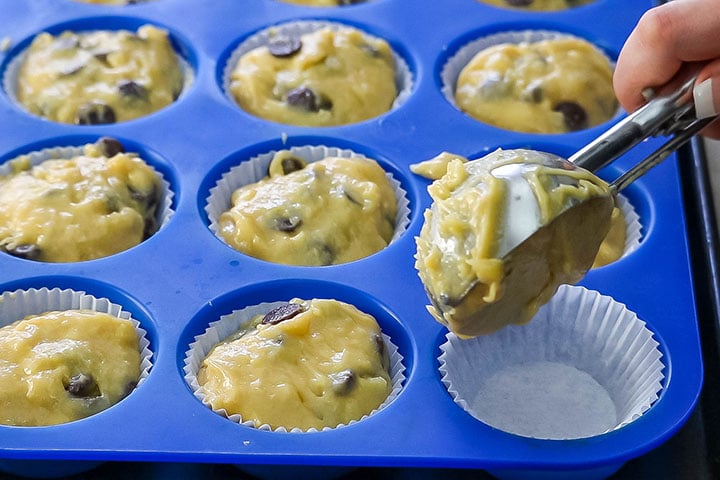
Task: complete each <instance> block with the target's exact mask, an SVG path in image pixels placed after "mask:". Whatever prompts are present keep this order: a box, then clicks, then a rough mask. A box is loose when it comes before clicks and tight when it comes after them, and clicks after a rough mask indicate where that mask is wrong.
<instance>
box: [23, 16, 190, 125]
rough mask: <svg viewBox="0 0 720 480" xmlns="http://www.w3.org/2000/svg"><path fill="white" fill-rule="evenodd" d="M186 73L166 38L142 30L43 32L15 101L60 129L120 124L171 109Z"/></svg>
mask: <svg viewBox="0 0 720 480" xmlns="http://www.w3.org/2000/svg"><path fill="white" fill-rule="evenodd" d="M182 88H183V72H182V70H181V67H180V64H179V61H178V56H177V54H176V53H175V51H174V50H173V48H172V46H171V44H170V41H169V39H168V35H167V32H166V31H164V30H161V29H159V28H156V27H153V26H151V25H145V26H142V27H140V28H139V29H138V31H137V33H133V32H129V31H127V30H117V31H105V30H98V31H91V32H83V33H75V32H70V31H66V32H63V33H62V34H60V35H59V36H57V37H54V36H52V35H51V34H49V33H46V32H43V33H41V34H39V35H38V36H37V37H35V39H34V40H33V42H32V44H31V45H30V48H29V49H28V51H27V54H26V57H25V59H24V61H23V63H22V65H21V67H20V71H19V74H18V78H17V99H18V101H19V102H20V103H21V104H22V105H23V106H25V108H27V110H28V111H29V112H31V113H33V114H35V115H39V116H42V117H45V118H47V119H50V120H54V121H57V122H61V123H74V124H77V125H95V124H107V123H115V122H122V121H125V120H131V119H133V118H137V117H141V116H143V115H147V114H149V113H152V112H154V111H156V110H159V109H161V108H163V107H165V106H167V105H169V104H171V103H172V102H173V101H174V100H175V99H177V97H178V96H179V95H180V92H181V91H182Z"/></svg>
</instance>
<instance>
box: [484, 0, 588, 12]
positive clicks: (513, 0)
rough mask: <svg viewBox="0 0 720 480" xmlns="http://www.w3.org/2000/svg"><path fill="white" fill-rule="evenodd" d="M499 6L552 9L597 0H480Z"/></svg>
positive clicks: (570, 6) (560, 8) (576, 5)
mask: <svg viewBox="0 0 720 480" xmlns="http://www.w3.org/2000/svg"><path fill="white" fill-rule="evenodd" d="M479 1H481V2H483V3H488V4H490V5H495V6H497V7H509V8H518V9H523V10H536V11H552V10H565V9H567V8H573V7H579V6H580V5H586V4H588V3H591V2H593V1H595V0H479Z"/></svg>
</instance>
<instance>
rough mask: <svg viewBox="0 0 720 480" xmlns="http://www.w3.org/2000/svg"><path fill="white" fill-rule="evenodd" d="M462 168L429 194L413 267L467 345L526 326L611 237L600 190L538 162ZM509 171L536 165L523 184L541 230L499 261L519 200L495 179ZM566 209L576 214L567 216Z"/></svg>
mask: <svg viewBox="0 0 720 480" xmlns="http://www.w3.org/2000/svg"><path fill="white" fill-rule="evenodd" d="M450 157H452V156H450ZM446 158H447V156H446ZM464 160H465V159H462V158H454V159H453V158H450V159H449V162H448V163H447V173H446V174H445V175H444V176H443V177H442V178H440V179H439V180H437V181H436V182H434V183H433V184H432V185H431V186H430V187H429V189H428V190H429V192H430V196H431V197H432V199H433V205H432V207H431V208H430V209H428V210H426V212H425V223H424V225H423V227H422V230H421V232H420V236H419V237H417V239H416V241H417V253H416V264H415V266H416V268H417V270H418V272H419V275H420V278H421V280H422V282H423V284H424V286H425V289H426V290H427V292H428V296H429V297H430V299H431V300H432V301H433V305H432V306H430V307H428V309H429V311H430V313H431V314H432V315H433V316H434V317H435V318H436V319H437V320H438V321H439V322H440V323H442V324H444V325H446V326H447V327H448V328H449V329H450V330H451V331H453V332H454V333H456V334H457V335H459V336H462V337H470V336H476V335H482V334H487V333H491V332H493V331H495V330H497V329H499V328H502V327H503V326H506V325H509V324H522V323H526V322H527V321H529V320H530V319H531V318H532V316H533V315H534V314H535V313H536V312H537V309H538V308H539V307H540V306H541V305H543V304H544V303H546V302H547V301H548V300H549V299H550V297H551V296H552V295H553V294H554V293H555V291H556V290H557V288H558V286H559V285H561V284H563V283H575V282H577V281H579V280H580V279H581V278H582V277H583V276H584V275H585V273H586V272H587V270H588V269H589V268H590V266H591V264H592V262H593V260H594V258H595V257H596V255H597V252H598V248H599V246H600V243H601V242H602V240H603V239H604V238H605V236H606V234H607V232H608V229H609V227H610V217H611V212H612V209H613V205H614V202H613V198H612V196H611V195H610V193H609V190H608V186H607V184H606V183H605V182H603V181H602V180H600V179H598V178H597V177H595V176H594V175H593V174H591V173H590V172H587V171H584V170H565V169H564V168H563V167H562V164H559V165H558V167H557V168H554V167H549V166H547V165H545V163H546V158H545V157H544V156H543V154H541V153H539V152H534V151H531V150H505V151H503V150H498V151H496V152H494V153H492V154H490V155H488V156H486V157H484V158H482V159H479V160H474V161H470V162H466V161H464ZM514 163H519V164H529V165H537V168H530V169H528V170H527V173H526V174H525V175H526V180H527V183H528V185H529V186H530V188H531V190H532V194H533V196H534V200H533V201H534V202H535V201H536V202H537V206H538V208H539V211H540V212H539V213H540V218H541V219H543V224H544V225H545V226H544V227H542V228H541V229H540V230H538V231H537V232H536V233H535V234H533V235H532V236H530V237H529V238H527V239H526V240H524V241H522V243H520V244H519V245H518V246H517V247H515V248H514V249H513V250H511V251H510V252H509V253H508V254H503V255H501V254H499V253H498V252H499V250H500V246H501V245H503V241H504V238H503V237H505V236H507V235H509V234H510V232H508V231H505V230H504V229H511V230H512V229H513V224H512V221H513V220H514V219H513V218H509V219H505V218H504V215H505V212H506V210H507V209H508V208H509V205H510V203H509V202H513V201H516V200H515V199H514V198H511V195H509V194H508V191H507V185H506V184H505V181H504V180H503V179H502V177H496V176H494V175H493V172H494V171H496V169H497V168H498V167H502V166H506V165H512V164H514ZM568 204H570V205H575V206H574V207H572V208H569V209H567V210H564V209H565V208H566V207H567V205H568ZM563 211H564V213H560V212H563ZM515 213H517V212H515ZM558 213H560V214H559V216H558ZM506 220H507V221H506ZM515 220H517V221H522V219H515ZM551 220H552V221H551ZM508 221H509V222H511V223H507V222H508ZM548 222H549V223H548ZM508 225H509V226H508Z"/></svg>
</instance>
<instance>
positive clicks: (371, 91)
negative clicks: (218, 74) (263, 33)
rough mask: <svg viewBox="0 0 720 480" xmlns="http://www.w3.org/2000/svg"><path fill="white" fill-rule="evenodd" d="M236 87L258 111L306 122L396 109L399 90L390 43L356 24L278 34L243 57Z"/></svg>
mask: <svg viewBox="0 0 720 480" xmlns="http://www.w3.org/2000/svg"><path fill="white" fill-rule="evenodd" d="M230 91H231V92H232V95H233V97H234V98H235V100H236V101H237V102H238V104H239V105H240V106H241V107H242V108H243V109H244V110H246V111H248V112H250V113H252V114H253V115H256V116H258V117H262V118H265V119H268V120H272V121H275V122H280V123H286V124H291V125H303V126H329V125H343V124H348V123H355V122H359V121H362V120H367V119H369V118H372V117H375V116H377V115H380V114H382V113H384V112H387V111H388V110H390V108H391V107H392V105H393V102H394V101H395V98H396V97H397V94H398V88H397V86H396V81H395V60H394V58H393V55H392V52H391V50H390V46H389V45H388V44H387V42H385V41H384V40H381V39H376V38H371V37H368V36H366V35H364V34H363V33H362V32H360V31H358V30H356V29H353V28H340V29H337V30H336V29H332V28H321V29H319V30H317V31H315V32H312V33H307V34H305V35H302V36H301V37H299V38H296V37H288V36H285V35H283V34H280V33H278V34H276V35H275V36H274V37H271V40H270V42H269V44H268V45H267V46H263V47H258V48H256V49H254V50H252V51H250V52H248V53H246V54H245V55H243V56H242V57H241V58H240V60H239V62H238V64H237V65H236V66H235V67H234V70H233V71H232V73H231V78H230Z"/></svg>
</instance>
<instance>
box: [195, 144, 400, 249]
mask: <svg viewBox="0 0 720 480" xmlns="http://www.w3.org/2000/svg"><path fill="white" fill-rule="evenodd" d="M288 150H289V151H290V152H292V154H293V155H296V156H298V157H301V158H303V159H304V160H305V161H306V162H308V163H312V162H317V161H318V160H322V159H324V158H327V157H342V158H362V159H368V157H366V156H365V155H362V154H359V153H356V152H354V151H352V150H347V149H340V148H336V147H327V146H324V145H305V146H302V147H290V148H288ZM277 152H278V151H277V150H273V151H271V152H267V153H264V154H262V155H258V156H256V157H253V158H251V159H249V160H247V161H243V162H242V163H240V164H239V165H237V166H235V167H233V168H231V169H230V170H229V171H228V172H226V173H225V174H223V176H222V178H221V179H220V180H219V181H218V182H217V184H216V185H215V186H214V187H213V188H211V189H210V196H208V198H207V205H206V206H205V212H206V213H207V214H208V219H209V220H210V226H209V227H210V230H211V231H212V232H213V233H214V234H216V235H217V236H218V238H220V239H221V240H222V237H220V236H219V235H218V225H217V222H218V219H219V218H220V215H221V214H222V213H223V212H226V211H228V210H230V208H231V207H232V194H233V192H234V191H235V190H237V189H238V188H240V187H242V186H245V185H248V184H250V183H255V182H258V181H260V180H261V179H263V178H264V177H266V176H267V171H268V166H269V165H270V162H271V161H272V159H273V157H274V156H275V154H276V153H277ZM385 175H386V176H387V179H388V181H389V182H390V185H391V186H392V188H393V191H394V192H395V199H396V201H397V214H396V215H395V233H394V234H393V236H392V238H391V239H390V242H389V244H392V243H393V242H394V241H395V240H397V239H398V238H400V236H401V235H402V234H403V233H405V231H406V230H407V227H408V225H409V224H410V202H409V200H408V198H407V192H406V191H405V190H404V189H403V188H402V186H401V185H400V182H399V181H398V180H397V179H396V178H395V177H393V175H392V174H391V173H390V172H388V171H386V172H385ZM223 241H224V240H223Z"/></svg>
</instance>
